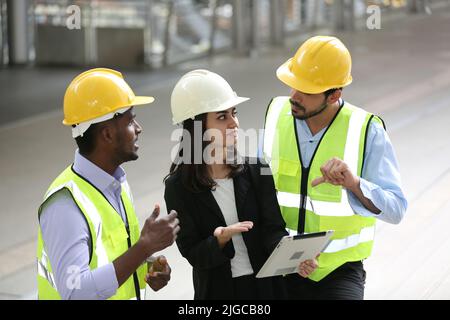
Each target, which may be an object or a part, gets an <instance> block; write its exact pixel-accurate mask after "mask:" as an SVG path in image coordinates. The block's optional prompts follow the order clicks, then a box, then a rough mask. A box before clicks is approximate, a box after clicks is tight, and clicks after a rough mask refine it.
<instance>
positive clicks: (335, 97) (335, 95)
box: [327, 89, 342, 104]
mask: <svg viewBox="0 0 450 320" xmlns="http://www.w3.org/2000/svg"><path fill="white" fill-rule="evenodd" d="M341 97H342V90H340V89H339V90H336V91H334V92H333V93H332V94H330V95H329V96H328V98H327V103H328V104H334V103H336V101H338V100H339V99H340V98H341Z"/></svg>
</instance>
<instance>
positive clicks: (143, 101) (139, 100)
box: [130, 96, 155, 106]
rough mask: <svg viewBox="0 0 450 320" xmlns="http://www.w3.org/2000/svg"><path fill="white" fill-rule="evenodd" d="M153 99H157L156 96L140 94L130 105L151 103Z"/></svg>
mask: <svg viewBox="0 0 450 320" xmlns="http://www.w3.org/2000/svg"><path fill="white" fill-rule="evenodd" d="M153 101H155V98H153V97H145V96H138V97H135V98H134V99H133V102H132V103H131V104H130V106H140V105H143V104H150V103H152V102H153Z"/></svg>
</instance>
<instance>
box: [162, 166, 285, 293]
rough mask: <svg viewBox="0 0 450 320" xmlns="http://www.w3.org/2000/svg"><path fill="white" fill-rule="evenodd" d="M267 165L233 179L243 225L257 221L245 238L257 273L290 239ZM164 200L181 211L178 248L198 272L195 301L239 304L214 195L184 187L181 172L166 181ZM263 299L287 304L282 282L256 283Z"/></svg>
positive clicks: (274, 279)
mask: <svg viewBox="0 0 450 320" xmlns="http://www.w3.org/2000/svg"><path fill="white" fill-rule="evenodd" d="M263 167H264V168H266V170H269V167H268V166H267V164H262V163H260V162H258V164H248V159H247V160H246V163H245V164H244V168H245V169H244V171H243V172H242V173H240V174H239V175H238V176H236V177H235V178H234V179H233V182H234V192H235V199H236V207H237V212H238V217H239V221H253V223H254V224H253V228H252V229H251V230H250V231H248V232H244V233H242V236H243V239H244V242H245V245H246V247H247V251H248V254H249V258H250V263H251V265H252V268H253V271H254V274H255V275H256V274H257V273H258V271H259V270H260V269H261V267H262V266H263V264H264V262H265V261H266V259H267V258H268V257H269V255H270V253H271V252H272V250H273V249H274V248H275V246H276V245H277V244H278V242H279V241H280V239H281V237H283V236H284V235H286V234H287V232H286V229H285V226H286V225H285V222H284V220H283V218H282V216H281V212H280V208H279V206H278V202H277V199H276V193H275V186H274V183H273V178H272V175H260V172H261V168H263ZM164 198H165V201H166V205H167V211H168V212H170V210H176V211H177V212H178V218H179V220H180V228H181V229H180V232H179V233H178V238H177V241H176V243H177V246H178V249H179V250H180V253H181V254H182V255H183V257H185V258H186V259H187V260H188V261H189V263H190V264H191V265H192V267H193V281H194V289H195V295H194V299H234V294H233V286H232V282H231V279H232V275H231V265H230V260H231V259H232V258H233V257H234V247H233V242H232V241H229V242H228V243H227V244H226V245H225V247H224V248H223V249H220V247H219V245H218V242H217V238H216V237H214V236H213V233H214V230H215V229H216V228H217V227H219V226H226V223H225V219H224V218H223V215H222V212H221V210H220V208H219V206H218V204H217V202H216V201H215V199H214V196H213V195H212V193H211V191H210V190H207V191H203V192H199V193H193V192H190V191H188V190H187V189H186V188H185V187H184V186H183V185H182V183H181V174H180V173H179V172H178V173H176V174H174V175H173V176H171V177H169V178H168V179H167V180H166V189H165V193H164ZM256 283H257V292H258V297H259V298H261V299H285V298H286V293H285V289H284V282H283V279H282V277H271V278H263V279H256Z"/></svg>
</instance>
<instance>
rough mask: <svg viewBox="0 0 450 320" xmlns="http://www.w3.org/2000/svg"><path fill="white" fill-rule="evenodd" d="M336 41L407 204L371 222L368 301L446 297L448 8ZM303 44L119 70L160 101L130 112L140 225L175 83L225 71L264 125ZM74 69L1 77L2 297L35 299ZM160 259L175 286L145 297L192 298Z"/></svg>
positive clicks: (63, 159)
mask: <svg viewBox="0 0 450 320" xmlns="http://www.w3.org/2000/svg"><path fill="white" fill-rule="evenodd" d="M382 19H383V17H382ZM337 35H338V36H339V37H340V38H341V39H342V40H343V41H344V43H346V44H347V45H348V47H349V49H350V51H351V52H352V56H353V62H354V64H353V75H354V82H353V84H352V85H351V86H350V87H348V88H347V89H345V91H344V98H345V99H346V100H348V101H349V102H351V103H353V104H355V105H359V106H361V107H364V108H365V109H367V110H369V111H371V112H374V113H376V114H379V115H380V116H381V117H382V118H383V119H384V120H385V122H386V124H387V128H388V132H389V135H390V138H391V140H392V142H393V144H394V146H395V148H396V152H397V156H398V160H399V162H400V168H401V174H402V179H403V185H404V190H405V193H406V195H407V197H408V200H409V209H408V212H407V215H406V218H405V220H404V221H403V222H402V223H401V224H400V225H388V224H385V223H382V222H379V223H378V225H377V226H378V228H377V238H376V243H375V248H374V252H373V255H372V257H371V258H370V259H368V260H367V261H366V263H365V266H366V270H367V283H366V298H367V299H450V254H449V252H450V234H449V231H448V230H450V215H449V214H448V213H449V212H450V141H449V139H448V138H449V137H450V125H449V122H450V108H449V105H450V103H449V102H448V101H449V98H450V90H449V89H450V6H448V5H447V6H443V7H440V8H437V9H435V10H434V11H433V14H432V15H431V16H430V15H415V16H408V18H407V19H406V18H405V17H402V16H400V17H398V18H397V19H390V20H386V21H383V20H382V29H381V30H378V31H369V30H365V31H357V32H352V33H340V34H337ZM301 41H302V40H301V39H291V40H290V41H287V43H286V45H285V47H284V48H279V49H270V50H263V51H261V52H259V53H258V54H257V55H255V56H254V57H253V58H251V59H250V58H245V57H236V56H228V55H224V56H218V57H215V58H214V59H208V60H207V59H203V60H198V61H194V62H189V63H185V64H182V65H179V66H177V67H174V68H172V69H169V70H163V71H157V72H150V71H141V72H138V71H129V72H127V71H123V73H124V75H125V77H126V79H127V80H128V81H129V82H130V84H131V85H132V87H133V88H134V89H135V92H136V93H137V94H141V95H153V96H155V97H156V98H157V101H156V102H155V103H154V104H153V105H151V106H150V107H148V108H147V107H144V108H140V109H137V116H138V121H139V122H140V123H141V124H142V126H143V127H144V132H143V134H142V135H141V138H140V146H141V148H140V158H139V160H138V161H136V162H133V163H127V164H125V169H126V171H127V175H128V180H129V183H130V185H131V187H132V190H133V193H134V198H135V203H136V207H137V212H138V215H139V218H140V220H141V222H142V221H143V220H144V219H145V218H146V217H147V216H148V215H149V214H150V212H151V209H152V208H153V205H154V204H155V203H160V204H162V208H164V202H163V184H162V179H163V177H164V176H165V175H166V173H167V171H168V168H169V165H170V163H169V162H170V158H169V155H170V151H171V149H172V147H173V146H174V145H175V142H172V141H170V136H171V133H172V130H173V129H174V127H172V126H171V120H170V108H169V101H170V92H171V89H172V88H173V86H174V85H175V83H176V81H177V79H178V78H179V77H180V76H181V75H182V74H183V73H185V72H186V71H188V70H191V69H194V68H207V69H210V70H212V71H215V72H217V73H219V74H221V75H222V76H224V77H225V78H226V79H227V80H228V81H229V82H230V83H231V84H232V86H233V88H234V89H235V90H236V91H237V92H238V94H240V95H242V96H247V97H251V98H252V99H251V100H250V102H248V103H246V104H243V105H242V106H241V107H240V108H239V120H240V123H241V127H242V128H244V129H248V128H261V127H262V126H263V119H264V113H265V108H266V106H267V103H268V102H269V100H270V98H271V97H273V96H277V95H286V94H288V92H289V90H288V88H286V87H284V86H283V85H282V84H281V83H280V82H279V81H278V80H277V79H276V77H275V70H276V68H277V67H278V66H279V65H280V64H281V63H282V62H284V61H285V60H286V59H287V58H289V57H290V56H291V55H293V54H294V52H295V50H296V48H297V46H298V44H299V43H300V42H301ZM79 71H80V70H74V69H28V68H27V69H17V68H14V69H6V70H2V71H1V72H0V96H1V97H2V99H1V101H0V104H1V106H0V150H1V155H0V177H1V183H0V202H1V203H2V209H1V216H2V223H1V225H0V239H1V241H0V299H21V298H28V299H32V298H34V297H35V293H36V283H35V266H34V261H35V243H36V232H37V214H36V211H37V207H38V206H39V204H40V200H41V198H42V196H43V193H44V192H45V190H46V188H47V187H48V185H49V183H50V182H51V181H52V180H53V178H54V177H55V176H56V175H57V174H58V173H59V172H60V171H61V170H62V169H64V168H65V167H66V166H67V165H68V164H69V163H71V161H72V159H73V153H74V150H75V143H74V142H73V140H72V139H71V135H70V130H68V129H67V128H65V127H64V126H63V125H62V124H61V120H62V109H61V105H62V97H63V94H64V90H65V87H66V86H67V84H68V83H69V82H70V80H71V79H72V78H73V77H74V76H75V75H76V74H78V73H79ZM255 152H256V151H255V150H252V151H251V153H255ZM164 209H165V208H164ZM164 254H165V255H166V256H167V257H168V259H169V262H170V263H171V265H172V269H173V276H172V280H171V283H170V284H169V286H168V287H166V288H164V289H163V290H161V291H160V292H158V293H157V294H155V293H153V292H150V293H148V294H147V298H149V299H192V297H193V289H192V280H191V268H190V266H189V264H188V263H187V262H186V260H184V259H183V258H182V257H181V255H180V254H179V252H178V250H177V248H176V246H172V247H171V248H169V249H167V250H164Z"/></svg>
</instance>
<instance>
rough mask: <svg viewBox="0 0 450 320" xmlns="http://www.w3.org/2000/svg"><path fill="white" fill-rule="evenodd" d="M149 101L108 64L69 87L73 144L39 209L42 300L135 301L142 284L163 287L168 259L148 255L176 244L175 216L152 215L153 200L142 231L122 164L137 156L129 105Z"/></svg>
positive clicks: (135, 127) (67, 114)
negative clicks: (70, 159)
mask: <svg viewBox="0 0 450 320" xmlns="http://www.w3.org/2000/svg"><path fill="white" fill-rule="evenodd" d="M153 101H154V99H153V98H152V97H137V96H135V94H134V93H133V91H132V90H131V88H130V87H129V86H128V84H127V83H126V82H125V80H124V79H123V76H122V74H121V73H120V72H117V71H114V70H111V69H103V68H97V69H92V70H88V71H86V72H83V73H81V74H80V75H78V76H77V77H76V78H75V79H74V80H73V81H72V82H71V83H70V85H69V86H68V88H67V90H66V93H65V96H64V121H63V124H65V125H66V126H70V127H71V128H72V136H73V138H75V140H76V143H77V145H78V149H77V150H76V152H75V159H74V162H73V164H71V165H69V166H68V167H67V168H66V169H65V170H64V171H63V172H62V173H61V174H60V175H59V176H58V177H57V178H56V179H55V180H54V181H53V182H52V184H51V185H50V187H49V188H48V190H47V192H46V193H45V196H44V200H43V202H42V205H41V206H40V208H39V215H38V217H39V233H38V249H37V266H38V274H37V281H38V298H39V299H140V297H141V290H142V289H144V288H145V283H146V282H147V283H148V284H149V285H150V287H151V288H152V289H153V290H155V291H157V290H159V289H161V288H162V287H164V286H165V285H167V282H168V281H169V279H170V273H171V270H170V267H169V265H168V263H167V260H166V259H165V258H164V257H163V256H159V257H155V258H153V257H152V254H153V253H156V252H158V251H160V250H162V249H164V248H166V247H167V246H169V245H171V244H172V243H173V242H174V240H175V238H176V234H177V233H178V230H179V226H178V219H177V217H176V216H177V213H176V212H171V213H170V214H169V215H167V216H166V217H164V218H160V219H157V217H158V215H159V206H158V205H156V206H155V209H154V211H153V213H152V214H151V215H150V216H149V217H148V218H147V220H146V221H145V225H144V227H143V229H142V231H140V228H139V222H138V219H137V216H136V214H135V210H134V205H133V198H132V195H131V191H130V187H129V186H128V183H127V180H126V175H125V172H124V170H123V169H122V168H121V166H120V165H121V164H122V163H124V162H127V161H133V160H136V159H137V158H138V153H137V152H138V145H137V144H136V142H137V139H138V136H139V134H140V133H141V132H142V127H141V126H140V125H139V123H138V122H137V121H136V119H135V117H136V115H135V113H134V110H133V109H134V107H135V106H139V105H144V104H149V103H152V102H153ZM149 260H151V261H152V264H151V267H148V266H147V264H146V263H145V262H146V261H149Z"/></svg>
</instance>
